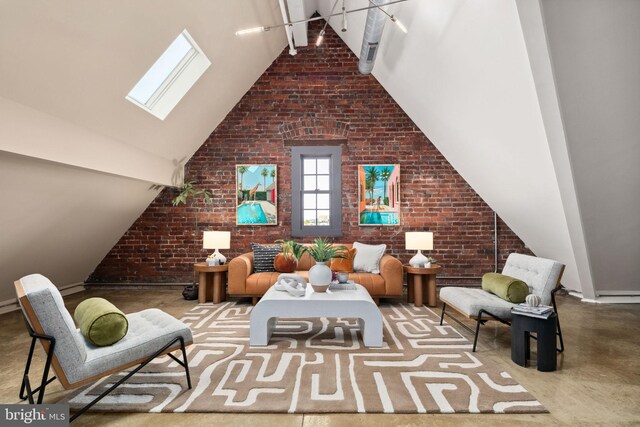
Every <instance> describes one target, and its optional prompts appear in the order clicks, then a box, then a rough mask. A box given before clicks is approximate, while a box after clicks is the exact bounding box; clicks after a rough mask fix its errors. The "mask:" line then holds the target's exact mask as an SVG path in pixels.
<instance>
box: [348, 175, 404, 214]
mask: <svg viewBox="0 0 640 427" xmlns="http://www.w3.org/2000/svg"><path fill="white" fill-rule="evenodd" d="M358 224H359V225H389V226H394V225H400V165H360V166H358Z"/></svg>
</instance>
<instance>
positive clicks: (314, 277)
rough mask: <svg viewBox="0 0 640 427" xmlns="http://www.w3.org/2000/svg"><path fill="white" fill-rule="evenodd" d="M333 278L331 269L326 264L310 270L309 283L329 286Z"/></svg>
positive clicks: (315, 266) (317, 265)
mask: <svg viewBox="0 0 640 427" xmlns="http://www.w3.org/2000/svg"><path fill="white" fill-rule="evenodd" d="M331 277H332V274H331V269H330V268H329V267H328V266H327V265H325V264H316V265H314V266H313V267H311V269H310V270H309V283H311V284H312V285H328V284H329V283H331Z"/></svg>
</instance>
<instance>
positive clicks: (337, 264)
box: [331, 248, 356, 273]
mask: <svg viewBox="0 0 640 427" xmlns="http://www.w3.org/2000/svg"><path fill="white" fill-rule="evenodd" d="M342 253H343V255H344V258H332V259H331V271H344V272H347V273H353V260H354V258H355V256H356V248H351V249H346V250H344V251H342Z"/></svg>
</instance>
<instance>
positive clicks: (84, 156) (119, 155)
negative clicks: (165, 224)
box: [0, 97, 183, 186]
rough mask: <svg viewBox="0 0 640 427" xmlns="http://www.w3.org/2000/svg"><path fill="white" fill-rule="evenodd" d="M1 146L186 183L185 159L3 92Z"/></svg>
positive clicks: (30, 154)
mask: <svg viewBox="0 0 640 427" xmlns="http://www.w3.org/2000/svg"><path fill="white" fill-rule="evenodd" d="M0 117H1V119H0V150H1V151H5V152H8V153H14V154H20V155H23V156H28V157H33V158H37V159H42V160H47V161H51V162H56V163H60V164H65V165H70V166H74V167H79V168H83V169H89V170H93V171H97V172H102V173H107V174H112V175H117V176H122V177H126V178H131V179H136V180H140V181H146V182H149V183H152V184H157V185H164V186H175V185H180V184H181V183H182V182H181V181H182V177H183V166H182V163H181V162H179V161H177V160H173V161H172V160H168V159H165V158H163V157H160V156H157V155H155V154H152V153H149V152H146V151H144V150H141V149H139V148H136V147H133V146H131V145H128V144H125V143H123V142H120V141H117V140H114V139H112V138H109V137H106V136H104V135H101V134H99V133H96V132H93V131H91V130H89V129H86V128H83V127H80V126H77V125H75V124H73V123H70V122H68V121H65V120H62V119H59V118H57V117H54V116H51V115H48V114H45V113H43V112H41V111H38V110H36V109H33V108H31V107H27V106H25V105H23V104H20V103H17V102H15V101H12V100H9V99H7V98H2V97H0Z"/></svg>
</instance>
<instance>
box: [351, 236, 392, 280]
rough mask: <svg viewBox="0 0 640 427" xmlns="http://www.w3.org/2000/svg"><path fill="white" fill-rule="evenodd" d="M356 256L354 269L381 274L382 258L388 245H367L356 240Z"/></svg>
mask: <svg viewBox="0 0 640 427" xmlns="http://www.w3.org/2000/svg"><path fill="white" fill-rule="evenodd" d="M353 247H354V248H356V256H355V258H354V259H353V271H364V272H367V273H374V274H380V259H381V258H382V256H383V255H384V251H385V250H386V249H387V245H384V244H383V245H365V244H364V243H358V242H355V243H354V244H353Z"/></svg>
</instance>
